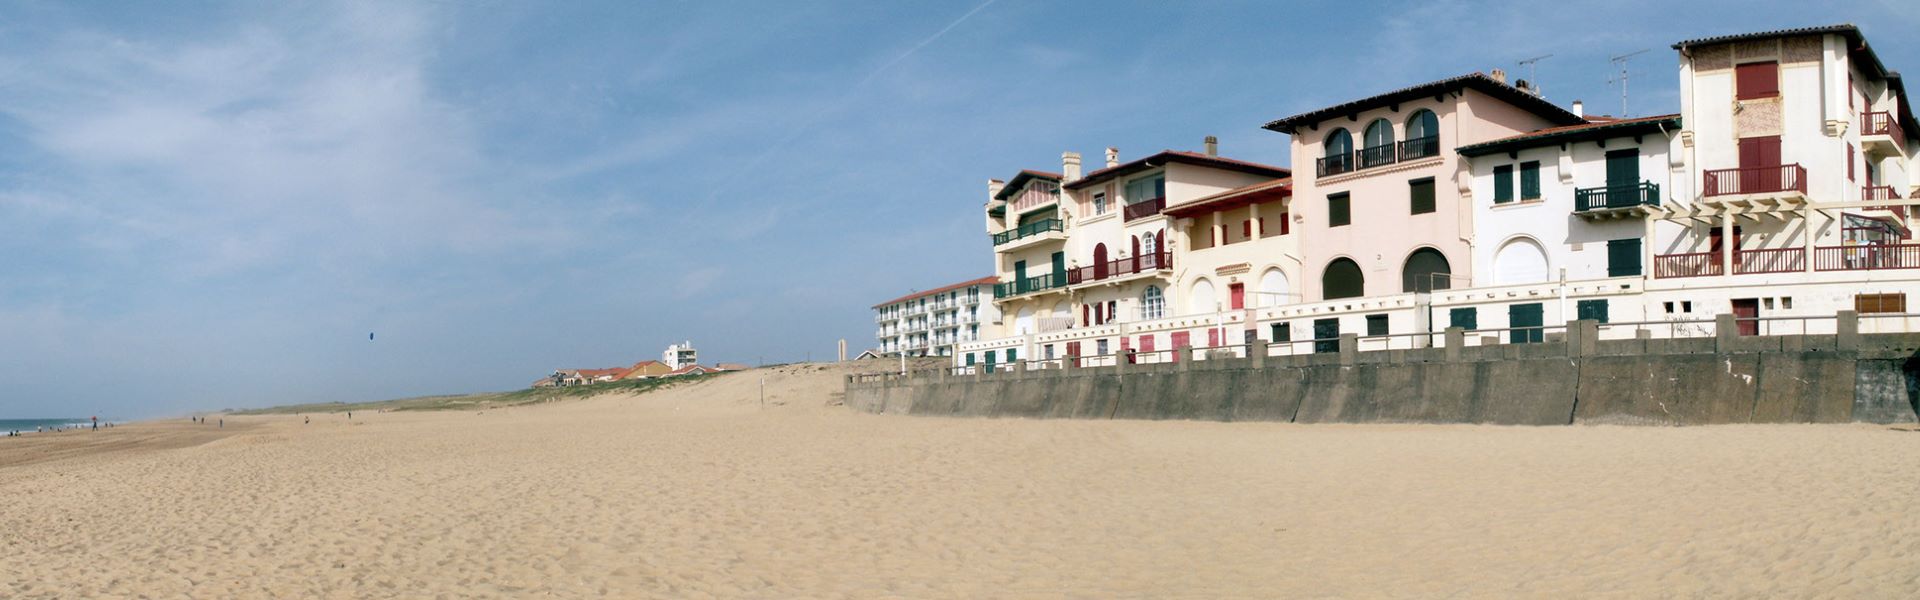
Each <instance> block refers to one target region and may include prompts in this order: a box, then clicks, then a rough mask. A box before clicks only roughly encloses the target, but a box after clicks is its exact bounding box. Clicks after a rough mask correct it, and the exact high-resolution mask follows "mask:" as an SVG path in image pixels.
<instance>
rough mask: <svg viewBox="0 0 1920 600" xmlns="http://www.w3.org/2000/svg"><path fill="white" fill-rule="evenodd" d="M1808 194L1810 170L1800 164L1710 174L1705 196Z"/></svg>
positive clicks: (1724, 170)
mask: <svg viewBox="0 0 1920 600" xmlns="http://www.w3.org/2000/svg"><path fill="white" fill-rule="evenodd" d="M1753 194H1767V195H1789V194H1798V195H1800V196H1802V197H1804V196H1806V195H1807V170H1806V169H1805V168H1802V167H1801V166H1800V165H1799V164H1787V165H1778V166H1771V167H1741V168H1738V169H1717V170H1713V171H1707V186H1706V194H1705V195H1706V196H1708V197H1713V196H1745V195H1753Z"/></svg>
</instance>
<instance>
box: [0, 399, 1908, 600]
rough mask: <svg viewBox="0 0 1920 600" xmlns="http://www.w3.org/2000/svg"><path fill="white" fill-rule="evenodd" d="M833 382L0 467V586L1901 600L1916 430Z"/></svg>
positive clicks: (386, 422)
mask: <svg viewBox="0 0 1920 600" xmlns="http://www.w3.org/2000/svg"><path fill="white" fill-rule="evenodd" d="M839 369H840V368H839V367H832V368H827V369H825V370H815V368H814V367H805V368H799V367H788V368H783V369H778V370H768V371H749V372H742V373H735V374H729V375H725V376H722V377H719V378H715V379H713V380H710V381H706V382H702V383H699V384H695V385H689V386H684V387H676V388H671V389H668V390H664V391H660V392H656V393H653V394H648V395H645V396H640V397H601V398H596V399H592V400H586V401H577V402H565V403H555V404H549V405H541V406H529V407H519V408H512V409H503V410H493V411H483V412H461V413H381V414H366V413H356V414H355V418H354V420H353V421H351V422H349V421H347V420H346V419H345V418H344V417H342V416H339V415H326V416H318V417H316V418H315V420H314V423H313V424H311V425H302V424H301V422H300V417H291V416H289V417H247V418H230V419H229V421H228V427H229V428H230V429H232V430H233V431H232V432H231V434H230V435H228V436H226V437H222V438H218V439H211V440H199V439H196V440H192V442H193V444H192V445H184V444H182V445H180V446H184V447H155V448H148V449H142V450H139V451H131V450H124V451H114V452H107V453H98V452H93V453H89V452H76V453H69V454H65V455H62V456H57V457H53V458H51V459H45V460H39V461H36V462H30V463H28V462H24V461H13V462H14V464H10V465H8V462H7V461H6V460H5V459H4V458H0V465H7V466H0V490H3V491H0V539H4V540H6V549H5V550H6V551H5V552H4V553H0V596H5V597H11V598H38V597H62V598H68V597H180V596H189V595H191V596H194V597H268V596H276V597H318V598H381V597H405V598H427V597H445V598H461V597H493V596H510V597H517V596H552V597H585V596H613V597H763V598H791V597H915V598H919V597H1038V598H1053V597H1089V598H1112V597H1249V598H1253V597H1259V598H1269V597H1436V596H1458V597H1487V596H1502V597H1505V596H1522V597H1540V596H1569V595H1571V596H1579V597H1592V596H1601V597H1606V596H1612V597H1649V596H1660V597H1667V596H1681V597H1755V596H1792V597H1801V596H1817V597H1826V596H1841V597H1912V596H1914V595H1916V594H1920V519H1917V518H1915V516H1914V515H1915V510H1914V498H1920V432H1915V431H1911V429H1912V428H1910V427H1909V428H1887V427H1872V426H1733V427H1703V428H1625V427H1559V428H1499V427H1473V426H1300V425H1291V424H1271V423H1247V424H1222V423H1190V422H1172V423H1167V422H1089V421H1077V422H1066V421H1011V420H969V419H938V418H924V417H895V416H876V415H863V414H853V413H851V412H850V411H845V410H842V409H839V408H835V407H832V406H828V404H830V403H831V401H832V396H833V395H834V393H835V392H836V391H837V389H838V385H839V377H840V371H839ZM762 377H765V378H766V379H767V393H768V399H769V401H770V404H771V406H770V407H768V408H766V409H764V410H763V409H761V408H760V406H759V401H758V390H759V381H760V379H761V378H762ZM236 425H238V426H240V428H236ZM122 431H137V428H135V427H127V428H122ZM22 439H25V438H22ZM15 441H17V440H0V442H7V443H0V457H6V456H8V455H10V454H12V453H15V452H17V451H19V450H20V449H21V448H23V447H24V446H22V445H18V444H14V443H12V442H15ZM176 441H178V440H176Z"/></svg>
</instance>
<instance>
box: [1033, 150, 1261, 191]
mask: <svg viewBox="0 0 1920 600" xmlns="http://www.w3.org/2000/svg"><path fill="white" fill-rule="evenodd" d="M1167 163H1185V164H1189V165H1197V166H1202V167H1212V168H1215V169H1225V170H1228V171H1239V172H1241V173H1251V174H1254V175H1260V176H1263V177H1286V176H1288V175H1291V174H1292V172H1291V171H1288V170H1287V169H1284V168H1281V167H1276V166H1272V165H1263V164H1260V163H1255V162H1247V161H1244V160H1234V159H1231V158H1226V157H1222V156H1213V155H1208V154H1201V153H1199V152H1186V151H1182V150H1161V151H1160V153H1159V154H1155V155H1153V156H1148V157H1146V158H1142V159H1139V160H1136V161H1133V162H1125V163H1120V164H1118V165H1114V166H1111V167H1107V168H1104V169H1100V170H1098V171H1094V172H1092V173H1088V174H1087V176H1086V177H1083V178H1080V179H1078V180H1075V181H1074V182H1072V183H1068V184H1067V185H1066V187H1068V188H1083V187H1087V186H1090V185H1093V184H1095V183H1099V182H1101V181H1106V180H1108V179H1113V178H1116V177H1124V176H1127V175H1131V174H1133V173H1138V172H1141V171H1145V170H1148V169H1155V168H1159V167H1161V166H1164V165H1166V164H1167Z"/></svg>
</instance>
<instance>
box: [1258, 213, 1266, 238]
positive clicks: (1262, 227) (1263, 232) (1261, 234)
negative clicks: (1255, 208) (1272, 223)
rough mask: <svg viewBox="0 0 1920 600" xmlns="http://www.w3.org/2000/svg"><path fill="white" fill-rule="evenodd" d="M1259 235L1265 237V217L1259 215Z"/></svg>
mask: <svg viewBox="0 0 1920 600" xmlns="http://www.w3.org/2000/svg"><path fill="white" fill-rule="evenodd" d="M1259 221H1260V237H1267V218H1266V217H1260V219H1259Z"/></svg>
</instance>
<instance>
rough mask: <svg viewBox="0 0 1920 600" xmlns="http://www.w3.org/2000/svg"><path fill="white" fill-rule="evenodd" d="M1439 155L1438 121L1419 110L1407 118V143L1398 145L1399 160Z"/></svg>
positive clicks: (1428, 111) (1430, 113) (1428, 113)
mask: <svg viewBox="0 0 1920 600" xmlns="http://www.w3.org/2000/svg"><path fill="white" fill-rule="evenodd" d="M1439 154H1440V119H1439V118H1437V117H1435V116H1433V111H1430V110H1427V109H1424V108H1423V109H1420V110H1416V111H1413V115H1412V116H1409V117H1407V141H1405V142H1401V143H1400V160H1408V159H1414V158H1425V157H1428V156H1438V155H1439Z"/></svg>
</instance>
